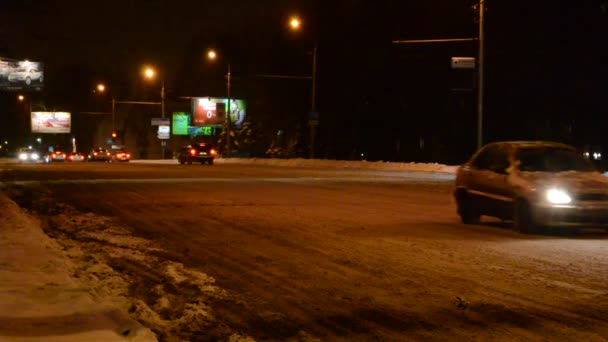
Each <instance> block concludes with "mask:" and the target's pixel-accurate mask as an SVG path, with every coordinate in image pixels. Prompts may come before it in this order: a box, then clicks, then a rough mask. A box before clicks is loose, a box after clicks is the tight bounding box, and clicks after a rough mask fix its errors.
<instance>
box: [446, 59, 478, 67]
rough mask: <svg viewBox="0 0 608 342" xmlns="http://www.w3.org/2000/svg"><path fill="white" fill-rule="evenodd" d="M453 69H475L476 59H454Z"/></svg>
mask: <svg viewBox="0 0 608 342" xmlns="http://www.w3.org/2000/svg"><path fill="white" fill-rule="evenodd" d="M452 69H475V57H452Z"/></svg>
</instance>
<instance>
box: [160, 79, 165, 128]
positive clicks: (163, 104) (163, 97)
mask: <svg viewBox="0 0 608 342" xmlns="http://www.w3.org/2000/svg"><path fill="white" fill-rule="evenodd" d="M160 106H161V109H160V111H161V113H160V115H161V118H163V119H164V118H165V80H163V82H162V86H161V88H160Z"/></svg>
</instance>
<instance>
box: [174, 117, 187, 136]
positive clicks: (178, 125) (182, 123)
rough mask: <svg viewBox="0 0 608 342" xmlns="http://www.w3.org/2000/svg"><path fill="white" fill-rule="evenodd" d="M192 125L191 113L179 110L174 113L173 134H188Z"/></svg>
mask: <svg viewBox="0 0 608 342" xmlns="http://www.w3.org/2000/svg"><path fill="white" fill-rule="evenodd" d="M189 125H190V114H188V113H183V112H178V113H173V125H172V126H173V132H172V134H173V135H188V126H189Z"/></svg>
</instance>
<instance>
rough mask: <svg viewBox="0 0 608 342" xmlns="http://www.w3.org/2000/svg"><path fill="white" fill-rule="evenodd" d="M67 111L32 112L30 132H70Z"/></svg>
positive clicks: (70, 121)
mask: <svg viewBox="0 0 608 342" xmlns="http://www.w3.org/2000/svg"><path fill="white" fill-rule="evenodd" d="M71 123H72V120H71V114H70V113H68V112H32V133H70V130H71Z"/></svg>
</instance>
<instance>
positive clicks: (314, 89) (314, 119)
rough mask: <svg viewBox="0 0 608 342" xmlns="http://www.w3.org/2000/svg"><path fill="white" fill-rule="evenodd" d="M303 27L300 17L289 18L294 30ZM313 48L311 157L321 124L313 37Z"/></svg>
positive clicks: (315, 46) (310, 121)
mask: <svg viewBox="0 0 608 342" xmlns="http://www.w3.org/2000/svg"><path fill="white" fill-rule="evenodd" d="M301 27H302V21H301V20H300V18H299V17H297V16H293V17H291V18H290V19H289V28H290V29H291V30H292V31H299V30H300V28H301ZM313 42H314V43H313V48H312V91H311V95H310V114H309V120H308V126H309V127H310V147H309V158H310V159H313V158H314V155H315V127H316V126H317V125H318V124H319V118H318V116H317V114H316V113H317V104H316V96H317V41H316V40H314V39H313Z"/></svg>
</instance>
